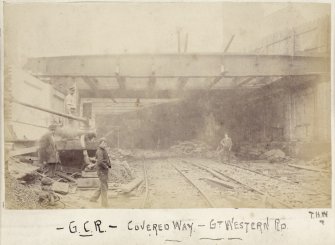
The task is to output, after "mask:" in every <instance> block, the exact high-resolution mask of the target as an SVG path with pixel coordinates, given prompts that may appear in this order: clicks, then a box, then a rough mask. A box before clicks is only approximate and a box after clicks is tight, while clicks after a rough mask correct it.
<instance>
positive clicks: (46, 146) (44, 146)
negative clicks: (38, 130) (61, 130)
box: [39, 124, 60, 177]
mask: <svg viewBox="0 0 335 245" xmlns="http://www.w3.org/2000/svg"><path fill="white" fill-rule="evenodd" d="M56 129H57V125H56V124H52V125H50V126H49V132H47V133H46V134H44V135H43V136H42V137H41V139H40V142H39V143H40V146H39V157H40V162H41V163H43V164H44V165H45V166H46V168H47V175H48V176H49V177H54V176H55V172H56V165H57V163H59V162H60V160H59V155H58V151H57V146H56V142H55V132H56Z"/></svg>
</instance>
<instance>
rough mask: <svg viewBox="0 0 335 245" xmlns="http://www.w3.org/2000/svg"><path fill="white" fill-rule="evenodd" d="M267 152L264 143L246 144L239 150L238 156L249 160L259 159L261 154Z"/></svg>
mask: <svg viewBox="0 0 335 245" xmlns="http://www.w3.org/2000/svg"><path fill="white" fill-rule="evenodd" d="M265 152H266V149H265V147H264V146H263V145H260V144H245V145H242V146H241V147H240V149H239V151H238V156H239V157H241V158H243V159H248V160H258V159H260V156H261V155H262V154H264V153H265Z"/></svg>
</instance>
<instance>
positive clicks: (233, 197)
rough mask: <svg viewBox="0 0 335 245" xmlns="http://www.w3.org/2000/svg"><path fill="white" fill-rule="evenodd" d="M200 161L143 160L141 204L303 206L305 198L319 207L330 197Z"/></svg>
mask: <svg viewBox="0 0 335 245" xmlns="http://www.w3.org/2000/svg"><path fill="white" fill-rule="evenodd" d="M204 161H205V160H201V159H179V158H175V159H166V160H165V161H153V162H151V164H150V165H149V164H148V163H146V162H143V176H144V186H145V191H144V194H143V199H142V203H141V208H152V207H158V208H162V207H163V208H164V207H166V208H171V207H172V208H174V207H176V208H183V207H185V208H190V207H193V206H192V205H194V203H197V204H198V205H197V206H196V207H199V208H204V207H233V208H240V207H241V208H242V207H249V208H250V207H251V208H252V207H272V208H298V207H306V202H308V205H309V206H310V207H321V206H322V205H325V204H324V203H327V202H328V201H329V198H330V197H329V195H328V196H327V195H325V194H323V193H321V192H317V191H316V190H314V189H310V188H304V187H303V186H302V185H301V184H299V182H294V181H290V180H286V179H282V178H281V177H277V176H271V175H267V174H265V173H262V172H259V171H257V170H255V169H249V168H247V167H241V166H236V165H234V164H222V163H218V162H215V161H211V160H208V159H206V162H204ZM204 163H206V166H205V164H204ZM149 166H150V167H149ZM213 176H214V177H213ZM293 180H294V179H293Z"/></svg>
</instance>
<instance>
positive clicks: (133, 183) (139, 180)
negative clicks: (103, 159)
mask: <svg viewBox="0 0 335 245" xmlns="http://www.w3.org/2000/svg"><path fill="white" fill-rule="evenodd" d="M142 182H143V178H142V177H138V178H136V179H134V180H133V181H131V182H130V183H128V184H125V185H122V186H121V187H120V190H121V191H123V192H125V193H128V192H131V191H132V190H134V189H135V188H136V187H137V186H139V185H140V184H141V183H142Z"/></svg>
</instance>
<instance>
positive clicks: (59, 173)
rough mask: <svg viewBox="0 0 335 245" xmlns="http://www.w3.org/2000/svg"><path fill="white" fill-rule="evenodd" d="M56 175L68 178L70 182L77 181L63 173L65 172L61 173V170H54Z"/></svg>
mask: <svg viewBox="0 0 335 245" xmlns="http://www.w3.org/2000/svg"><path fill="white" fill-rule="evenodd" d="M56 175H58V176H59V177H62V178H64V179H67V180H69V181H71V182H74V183H76V182H77V180H76V179H75V178H72V177H71V176H69V175H67V174H65V173H62V172H59V171H57V172H56Z"/></svg>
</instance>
